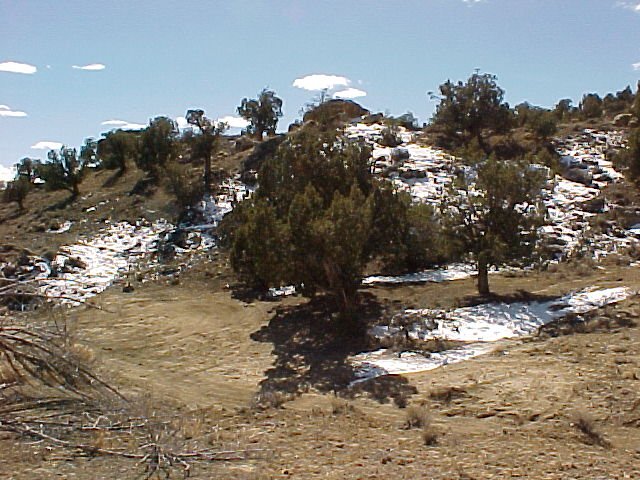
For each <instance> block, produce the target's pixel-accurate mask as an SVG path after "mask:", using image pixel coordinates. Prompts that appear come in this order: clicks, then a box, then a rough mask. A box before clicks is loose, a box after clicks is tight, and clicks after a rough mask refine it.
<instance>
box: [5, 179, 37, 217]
mask: <svg viewBox="0 0 640 480" xmlns="http://www.w3.org/2000/svg"><path fill="white" fill-rule="evenodd" d="M30 190H31V182H30V181H29V179H28V178H27V177H24V176H22V175H20V176H18V178H17V179H15V180H14V181H12V182H9V183H8V184H7V187H6V188H5V189H4V192H3V194H2V201H3V202H5V203H11V202H16V203H17V204H18V208H19V209H20V210H24V200H25V199H26V198H27V194H28V193H29V191H30Z"/></svg>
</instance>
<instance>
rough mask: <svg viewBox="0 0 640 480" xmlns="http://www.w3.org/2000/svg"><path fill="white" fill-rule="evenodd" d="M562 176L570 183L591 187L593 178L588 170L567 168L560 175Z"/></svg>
mask: <svg viewBox="0 0 640 480" xmlns="http://www.w3.org/2000/svg"><path fill="white" fill-rule="evenodd" d="M562 176H563V177H564V178H566V179H567V180H569V181H571V182H576V183H581V184H583V185H586V186H591V183H592V181H593V176H592V175H591V172H589V171H588V170H584V169H582V168H569V169H567V170H565V171H564V172H563V173H562Z"/></svg>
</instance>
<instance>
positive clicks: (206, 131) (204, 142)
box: [186, 110, 227, 193]
mask: <svg viewBox="0 0 640 480" xmlns="http://www.w3.org/2000/svg"><path fill="white" fill-rule="evenodd" d="M186 119H187V122H188V123H189V124H190V125H193V126H194V127H196V128H197V131H196V132H194V135H192V136H191V137H187V138H188V139H189V143H190V144H191V157H192V158H195V159H200V160H202V161H203V162H204V192H205V193H210V192H211V156H212V155H213V153H214V152H215V150H216V149H217V148H218V146H219V143H220V135H222V133H223V132H224V131H225V130H226V128H227V126H226V125H225V124H224V123H217V124H216V123H215V122H213V121H212V120H210V119H209V118H207V116H206V115H205V113H204V110H188V111H187V114H186Z"/></svg>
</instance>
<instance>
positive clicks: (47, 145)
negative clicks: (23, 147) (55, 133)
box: [31, 140, 62, 150]
mask: <svg viewBox="0 0 640 480" xmlns="http://www.w3.org/2000/svg"><path fill="white" fill-rule="evenodd" d="M31 148H33V149H34V150H59V149H61V148H62V143H60V142H49V141H46V140H45V141H40V142H38V143H35V144H33V145H31Z"/></svg>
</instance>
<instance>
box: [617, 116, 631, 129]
mask: <svg viewBox="0 0 640 480" xmlns="http://www.w3.org/2000/svg"><path fill="white" fill-rule="evenodd" d="M632 119H633V115H632V114H630V113H620V114H618V115H616V116H615V117H613V124H614V125H615V126H616V127H626V126H627V125H629V122H630V121H631V120H632Z"/></svg>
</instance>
